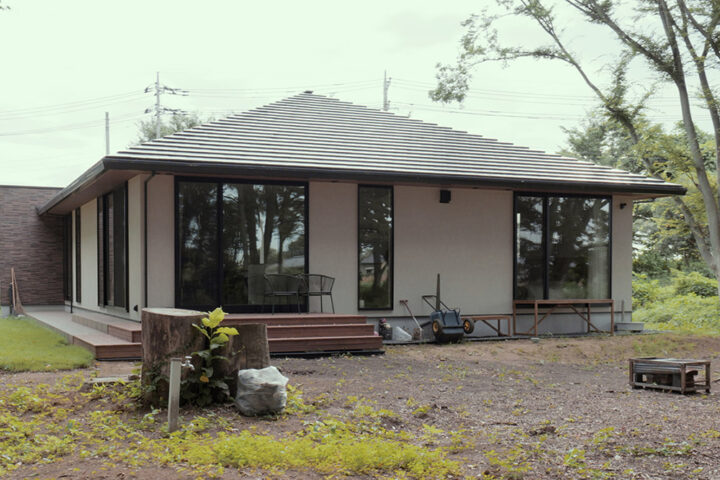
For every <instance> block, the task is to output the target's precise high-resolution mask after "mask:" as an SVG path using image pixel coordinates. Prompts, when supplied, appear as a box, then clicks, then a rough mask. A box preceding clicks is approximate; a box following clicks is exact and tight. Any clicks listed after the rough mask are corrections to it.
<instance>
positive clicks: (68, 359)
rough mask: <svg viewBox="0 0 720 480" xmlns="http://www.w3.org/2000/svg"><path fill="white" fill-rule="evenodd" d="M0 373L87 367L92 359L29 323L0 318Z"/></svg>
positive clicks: (62, 339) (10, 318) (47, 331)
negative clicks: (5, 371) (0, 333)
mask: <svg viewBox="0 0 720 480" xmlns="http://www.w3.org/2000/svg"><path fill="white" fill-rule="evenodd" d="M0 332H2V335H0V369H1V370H10V371H13V372H21V371H28V370H29V371H33V372H40V371H53V370H67V369H71V368H79V367H87V366H88V365H90V364H91V363H92V361H93V356H92V354H91V353H90V352H88V351H87V350H85V349H84V348H80V347H78V346H75V345H68V343H67V342H66V341H65V339H64V338H63V337H62V336H61V335H58V334H57V333H55V332H53V331H52V330H49V329H47V328H45V327H42V326H40V325H38V324H37V323H36V322H34V321H33V320H30V319H25V318H17V317H9V318H0Z"/></svg>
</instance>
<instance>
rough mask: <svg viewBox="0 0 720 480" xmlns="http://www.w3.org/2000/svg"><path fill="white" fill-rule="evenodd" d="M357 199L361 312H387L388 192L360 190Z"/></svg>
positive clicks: (389, 193) (389, 202) (389, 269)
mask: <svg viewBox="0 0 720 480" xmlns="http://www.w3.org/2000/svg"><path fill="white" fill-rule="evenodd" d="M359 199H360V208H359V209H358V210H359V219H358V220H359V221H358V236H359V244H360V251H359V255H360V262H359V263H360V271H359V283H360V292H359V300H360V304H361V307H362V308H390V307H391V305H390V287H391V285H392V279H391V278H390V273H391V268H390V267H391V264H392V260H391V257H390V255H391V248H392V245H391V242H392V221H393V219H392V191H391V189H390V188H386V187H360V192H359Z"/></svg>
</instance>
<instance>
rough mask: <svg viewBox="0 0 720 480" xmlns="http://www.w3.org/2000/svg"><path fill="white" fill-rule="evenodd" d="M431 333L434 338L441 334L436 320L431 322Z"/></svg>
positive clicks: (440, 327)
mask: <svg viewBox="0 0 720 480" xmlns="http://www.w3.org/2000/svg"><path fill="white" fill-rule="evenodd" d="M432 332H433V335H435V336H436V337H437V336H440V335H442V334H443V327H442V325H441V324H440V322H438V321H437V320H433V322H432Z"/></svg>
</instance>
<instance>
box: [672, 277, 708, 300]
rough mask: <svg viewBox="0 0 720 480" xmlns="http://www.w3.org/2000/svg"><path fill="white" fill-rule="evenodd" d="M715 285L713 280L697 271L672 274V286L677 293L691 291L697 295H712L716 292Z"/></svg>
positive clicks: (688, 292) (689, 292)
mask: <svg viewBox="0 0 720 480" xmlns="http://www.w3.org/2000/svg"><path fill="white" fill-rule="evenodd" d="M717 287H718V284H717V282H716V281H715V280H712V279H710V278H707V277H704V276H702V275H701V274H699V273H698V272H690V273H682V272H675V273H674V275H673V288H674V289H675V293H676V294H677V295H689V294H691V293H692V294H695V295H697V296H699V297H714V296H717V294H718V289H717Z"/></svg>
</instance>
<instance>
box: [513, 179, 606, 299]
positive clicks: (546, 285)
mask: <svg viewBox="0 0 720 480" xmlns="http://www.w3.org/2000/svg"><path fill="white" fill-rule="evenodd" d="M518 197H537V198H541V199H542V205H543V219H542V223H543V233H542V244H543V245H542V251H543V265H542V269H543V274H542V276H543V298H542V299H543V300H548V299H549V292H550V269H549V258H550V248H551V246H550V242H549V241H548V235H549V234H548V232H549V230H550V216H549V215H548V204H549V199H550V197H563V198H591V199H592V198H594V199H606V200H608V257H607V258H608V260H607V261H608V294H609V296H610V297H611V298H612V272H613V260H612V252H613V228H612V227H613V206H614V198H613V196H612V195H586V194H578V193H548V192H525V191H520V192H514V194H513V209H512V231H513V246H512V249H513V275H512V282H513V283H512V292H513V300H518V291H517V255H518V252H517V201H518Z"/></svg>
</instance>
